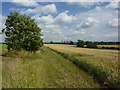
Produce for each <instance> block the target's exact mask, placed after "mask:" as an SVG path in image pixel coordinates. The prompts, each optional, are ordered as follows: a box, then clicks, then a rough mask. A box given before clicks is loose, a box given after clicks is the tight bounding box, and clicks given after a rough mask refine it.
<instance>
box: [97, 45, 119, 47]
mask: <svg viewBox="0 0 120 90" xmlns="http://www.w3.org/2000/svg"><path fill="white" fill-rule="evenodd" d="M97 46H98V47H119V45H97Z"/></svg>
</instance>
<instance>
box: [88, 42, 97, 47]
mask: <svg viewBox="0 0 120 90" xmlns="http://www.w3.org/2000/svg"><path fill="white" fill-rule="evenodd" d="M86 47H87V48H98V47H97V44H96V43H93V42H90V43H87V46H86Z"/></svg>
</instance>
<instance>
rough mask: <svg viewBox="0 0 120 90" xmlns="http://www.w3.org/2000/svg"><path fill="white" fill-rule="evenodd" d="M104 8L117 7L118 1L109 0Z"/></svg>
mask: <svg viewBox="0 0 120 90" xmlns="http://www.w3.org/2000/svg"><path fill="white" fill-rule="evenodd" d="M106 8H118V2H110V3H109V4H108V5H107V6H106Z"/></svg>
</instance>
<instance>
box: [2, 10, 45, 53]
mask: <svg viewBox="0 0 120 90" xmlns="http://www.w3.org/2000/svg"><path fill="white" fill-rule="evenodd" d="M5 25H6V27H5V28H4V29H3V30H2V32H5V35H6V38H5V42H6V43H7V49H8V51H10V50H21V49H24V50H28V51H36V50H38V49H39V47H40V46H42V45H43V40H42V39H41V37H40V36H42V34H41V33H40V32H41V29H40V28H39V27H38V26H37V23H36V22H35V20H34V19H31V18H30V17H29V16H26V15H19V14H18V13H17V12H14V13H12V12H11V13H10V15H8V16H7V19H6V23H5Z"/></svg>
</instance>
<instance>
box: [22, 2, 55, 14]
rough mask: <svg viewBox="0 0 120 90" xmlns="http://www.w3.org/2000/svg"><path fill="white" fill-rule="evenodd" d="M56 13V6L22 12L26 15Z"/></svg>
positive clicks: (50, 5) (40, 7)
mask: <svg viewBox="0 0 120 90" xmlns="http://www.w3.org/2000/svg"><path fill="white" fill-rule="evenodd" d="M55 12H57V8H56V6H55V4H49V5H45V6H38V7H36V8H34V9H30V8H29V9H27V10H23V11H21V13H25V14H30V13H39V14H42V13H43V14H48V13H55Z"/></svg>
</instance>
